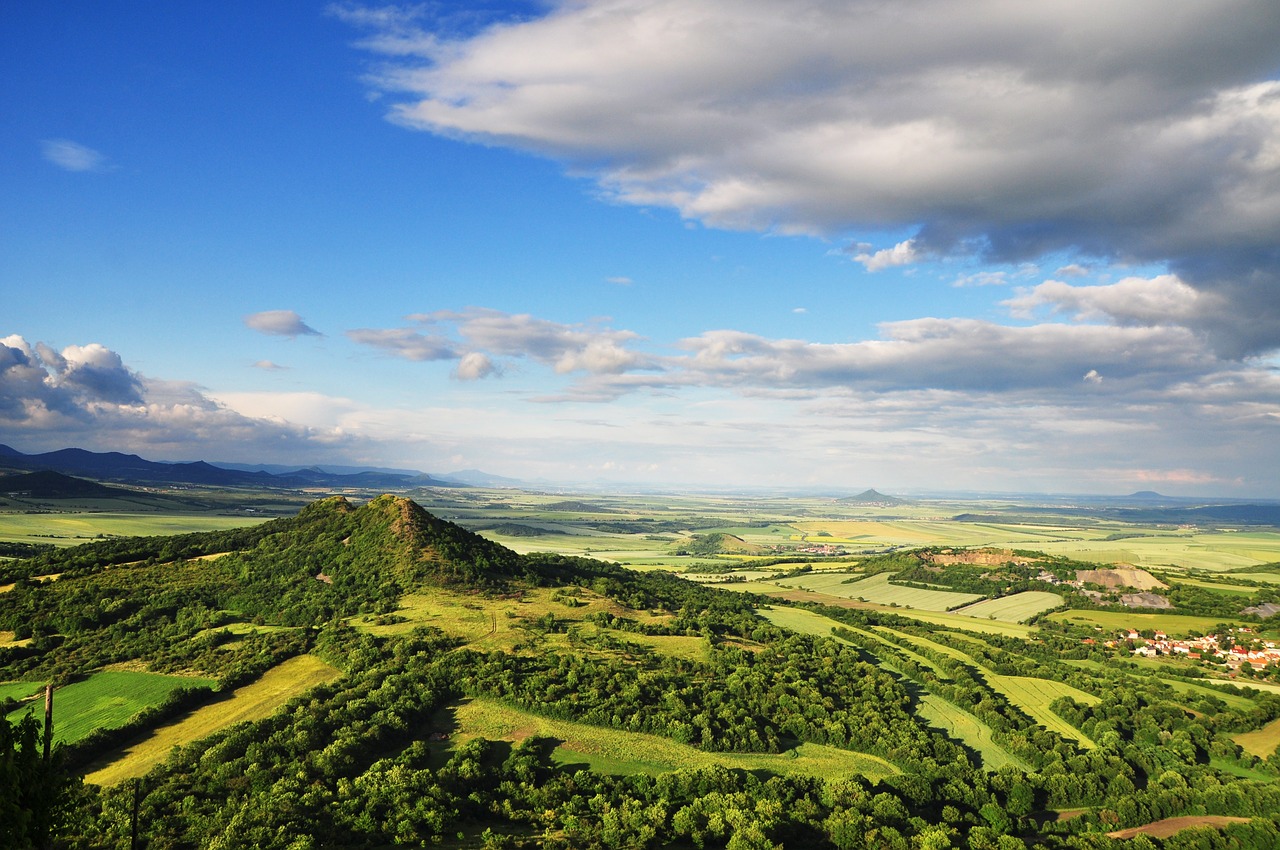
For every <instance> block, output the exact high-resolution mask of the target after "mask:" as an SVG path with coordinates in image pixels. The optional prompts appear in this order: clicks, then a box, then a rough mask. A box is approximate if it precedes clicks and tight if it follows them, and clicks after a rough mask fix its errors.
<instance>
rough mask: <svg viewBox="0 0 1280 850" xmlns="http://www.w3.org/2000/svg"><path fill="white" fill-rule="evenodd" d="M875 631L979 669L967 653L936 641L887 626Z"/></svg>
mask: <svg viewBox="0 0 1280 850" xmlns="http://www.w3.org/2000/svg"><path fill="white" fill-rule="evenodd" d="M876 631H878V632H884V633H885V634H888V635H893V636H894V637H897V638H900V639H902V640H905V641H908V642H910V643H913V644H915V645H916V646H918V647H921V648H923V649H929V650H932V651H933V652H937V653H940V654H942V655H946V656H949V657H951V658H954V659H956V660H957V661H961V662H963V663H965V664H972V665H974V666H975V667H980V665H979V664H978V663H977V662H976V661H974V660H973V656H971V655H969V653H967V652H963V651H962V650H959V649H956V648H955V647H953V646H947V645H946V644H944V643H938V642H936V641H932V640H929V639H928V638H923V637H920V636H919V635H913V634H909V633H907V632H900V631H898V630H897V629H891V628H889V627H888V626H876Z"/></svg>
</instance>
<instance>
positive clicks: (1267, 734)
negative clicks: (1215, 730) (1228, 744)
mask: <svg viewBox="0 0 1280 850" xmlns="http://www.w3.org/2000/svg"><path fill="white" fill-rule="evenodd" d="M1231 740H1233V741H1235V742H1236V743H1237V744H1239V745H1240V746H1241V747H1242V748H1243V749H1244V751H1245V752H1246V753H1252V754H1253V755H1255V756H1258V757H1259V758H1266V757H1267V756H1269V755H1271V754H1272V753H1274V752H1275V751H1276V747H1280V719H1276V720H1272V721H1271V722H1270V723H1268V724H1267V725H1266V726H1263V727H1262V728H1261V729H1257V730H1255V731H1253V732H1242V733H1240V734H1239V735H1235V736H1233V737H1232V739H1231Z"/></svg>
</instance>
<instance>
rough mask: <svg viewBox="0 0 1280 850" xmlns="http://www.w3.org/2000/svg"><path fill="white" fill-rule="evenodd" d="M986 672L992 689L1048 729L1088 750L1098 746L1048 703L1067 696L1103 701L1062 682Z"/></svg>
mask: <svg viewBox="0 0 1280 850" xmlns="http://www.w3.org/2000/svg"><path fill="white" fill-rule="evenodd" d="M983 675H984V676H985V677H986V680H987V684H989V685H990V686H991V687H992V689H994V690H996V691H999V692H1000V693H1002V694H1004V696H1005V698H1006V699H1008V700H1009V702H1011V703H1013V704H1014V705H1016V706H1017V707H1018V708H1020V709H1022V710H1023V711H1025V712H1026V713H1027V714H1028V715H1029V716H1030V717H1031V718H1032V719H1033V720H1035V721H1036V722H1037V723H1039V724H1040V725H1041V726H1043V727H1045V728H1046V729H1048V730H1049V731H1051V732H1057V733H1058V734H1059V735H1061V736H1062V737H1064V738H1068V739H1072V740H1076V741H1079V742H1080V744H1081V745H1082V746H1084V747H1086V748H1088V749H1092V748H1093V747H1095V746H1097V745H1096V744H1094V742H1093V741H1092V740H1091V739H1090V738H1089V737H1088V736H1086V735H1085V734H1084V733H1083V732H1081V731H1080V730H1079V729H1077V728H1076V727H1074V726H1072V725H1071V724H1070V723H1068V722H1067V721H1065V720H1063V719H1062V718H1061V717H1059V716H1058V715H1056V714H1054V713H1053V711H1052V710H1050V708H1049V703H1051V702H1053V701H1054V700H1055V699H1057V698H1058V697H1064V696H1065V697H1071V698H1072V699H1074V700H1075V701H1076V702H1082V703H1087V704H1089V705H1096V704H1097V703H1099V702H1101V701H1102V700H1100V699H1098V698H1097V697H1095V696H1093V695H1092V694H1087V693H1085V692H1084V691H1081V690H1078V689H1077V688H1073V687H1071V686H1070V685H1068V684H1065V683H1063V682H1052V681H1050V680H1048V679H1038V678H1035V677H1032V676H1002V675H1001V674H999V673H992V672H990V671H984V673H983Z"/></svg>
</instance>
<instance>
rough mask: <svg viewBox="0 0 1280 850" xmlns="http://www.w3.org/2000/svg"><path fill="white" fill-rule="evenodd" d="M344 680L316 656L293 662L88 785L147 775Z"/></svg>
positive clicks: (113, 763)
mask: <svg viewBox="0 0 1280 850" xmlns="http://www.w3.org/2000/svg"><path fill="white" fill-rule="evenodd" d="M341 675H342V673H341V671H339V670H338V669H337V668H336V667H333V666H331V665H329V664H326V663H325V662H324V661H321V660H320V659H319V658H316V657H315V656H313V655H299V656H295V657H293V658H290V659H288V660H287V661H284V662H282V663H280V664H277V665H276V666H275V667H272V668H271V669H270V670H268V671H267V672H266V673H264V674H263V675H262V676H261V678H259V679H258V680H257V681H255V682H251V683H250V684H248V685H244V686H243V687H240V688H237V689H236V690H234V691H233V692H232V693H231V694H230V696H228V697H226V698H224V699H221V700H218V701H217V702H214V703H212V704H210V705H206V706H204V707H202V708H198V709H196V710H195V711H193V712H191V713H190V714H188V715H187V716H186V717H183V718H182V719H180V720H177V721H174V722H172V723H167V724H165V725H164V726H161V727H159V728H158V729H155V730H153V731H151V732H148V733H146V734H145V735H143V736H141V737H140V738H138V739H137V740H135V741H134V742H133V743H131V744H129V745H128V746H126V747H125V748H124V749H123V750H121V751H120V752H118V753H116V754H115V755H113V757H112V758H110V759H109V760H107V761H105V762H103V763H101V764H99V765H96V766H95V767H94V769H93V770H91V771H90V772H89V773H88V774H87V775H86V776H85V780H86V781H88V782H93V783H95V784H98V785H115V784H116V783H118V782H123V781H125V780H126V779H133V778H135V777H138V776H143V775H145V774H146V773H147V772H148V771H149V770H151V768H153V767H155V766H156V765H158V764H160V763H161V762H162V761H164V760H165V758H167V757H168V755H169V751H170V750H172V749H173V748H174V747H176V746H182V745H185V744H189V743H191V742H193V741H198V740H200V739H201V738H204V737H207V736H209V735H212V734H213V733H214V732H218V731H220V730H222V729H225V728H227V727H228V726H231V725H233V724H236V723H241V722H244V721H246V720H260V719H262V718H264V717H269V716H270V715H272V714H273V713H275V711H276V710H277V709H278V708H280V707H281V706H283V705H284V704H285V703H286V702H288V701H289V700H291V699H293V698H294V697H296V696H298V695H300V694H302V693H305V692H306V691H308V690H310V689H311V688H313V687H315V686H316V685H319V684H323V683H325V682H331V681H333V680H334V679H337V678H338V677H339V676H341ZM55 704H56V701H55Z"/></svg>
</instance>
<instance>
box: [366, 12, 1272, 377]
mask: <svg viewBox="0 0 1280 850" xmlns="http://www.w3.org/2000/svg"><path fill="white" fill-rule="evenodd" d="M348 9H349V11H350V14H348V15H347V19H348V20H350V21H351V22H352V23H353V24H355V25H358V26H361V27H365V28H367V31H368V32H369V33H370V37H369V39H368V40H366V41H365V42H364V46H365V47H366V48H367V49H369V50H371V51H374V52H376V53H378V54H380V55H381V56H382V57H384V59H385V62H384V65H383V66H382V67H381V68H380V69H379V70H378V71H377V72H376V73H375V74H374V75H373V76H372V84H373V85H374V86H375V87H376V88H377V89H378V91H379V92H380V93H382V94H385V95H387V96H389V99H391V100H393V101H394V103H393V105H392V107H391V118H392V119H393V120H395V121H397V122H399V123H401V124H403V125H405V126H407V127H413V128H418V129H423V130H427V131H431V132H435V133H440V134H445V135H449V136H453V137H461V138H466V139H474V140H477V141H480V142H483V143H486V144H493V145H501V146H507V147H513V148H519V149H522V150H526V151H532V152H535V153H538V154H542V155H546V156H549V157H553V158H555V159H557V160H559V161H562V162H565V163H567V164H568V165H569V166H570V167H572V168H573V169H575V170H576V171H577V172H579V173H586V174H590V175H594V177H595V179H596V180H597V181H598V183H599V185H600V186H601V187H602V189H603V191H604V192H605V194H606V195H608V196H611V197H612V198H614V199H616V200H619V201H622V202H628V203H634V204H642V205H661V206H667V207H671V208H674V209H676V210H678V211H679V212H680V213H681V214H682V215H683V216H685V217H686V218H688V219H690V220H696V221H700V222H702V223H704V224H706V225H709V226H714V227H726V228H739V229H757V230H772V231H775V232H781V233H809V234H821V235H824V236H832V237H840V236H843V235H844V234H857V233H863V232H892V231H894V230H900V229H902V228H904V227H906V228H914V229H915V234H914V236H912V237H911V238H910V239H909V240H906V241H905V242H902V243H899V244H898V245H897V246H895V247H893V248H884V249H881V250H876V251H870V250H868V251H865V252H863V253H862V254H861V255H860V256H859V257H857V259H858V260H859V262H863V263H864V265H866V266H867V268H868V269H871V270H874V269H882V268H888V267H890V266H891V265H894V264H902V263H906V262H910V258H911V256H912V255H915V254H927V255H929V256H942V255H954V254H957V253H975V252H976V253H978V254H980V255H982V256H985V257H987V258H993V259H999V260H1004V261H1011V262H1018V261H1023V260H1035V259H1038V258H1041V257H1045V256H1049V255H1054V254H1060V253H1063V252H1065V253H1075V254H1077V255H1079V256H1080V257H1081V258H1097V259H1102V260H1112V259H1121V260H1124V261H1140V262H1148V263H1162V264H1165V265H1167V266H1168V267H1169V268H1170V269H1171V270H1172V271H1173V272H1174V273H1176V274H1178V275H1179V277H1180V278H1181V280H1182V281H1183V282H1184V283H1185V284H1186V285H1188V286H1190V287H1192V288H1194V289H1196V290H1197V291H1199V292H1201V293H1213V294H1215V295H1217V296H1218V297H1219V298H1220V299H1221V309H1220V310H1219V312H1218V316H1217V318H1216V319H1215V320H1214V321H1212V322H1206V323H1205V325H1204V330H1205V331H1206V332H1207V333H1209V335H1210V338H1211V339H1212V340H1213V342H1214V344H1215V345H1216V346H1217V347H1218V350H1219V351H1220V352H1222V353H1223V354H1225V355H1227V356H1232V357H1242V356H1248V355H1250V354H1256V353H1259V352H1264V351H1268V350H1272V349H1274V348H1276V347H1278V346H1280V298H1277V297H1276V293H1277V291H1280V272H1277V271H1276V269H1278V268H1280V246H1278V245H1277V243H1276V240H1275V236H1274V235H1275V233H1277V232H1280V81H1277V80H1276V79H1275V77H1276V68H1277V52H1276V47H1275V45H1277V44H1280V7H1277V6H1276V5H1275V4H1269V3H1247V4H1241V3H1238V2H1234V0H1203V2H1195V3H1176V4H1172V5H1170V4H1169V3H1167V2H1164V0H1123V2H1115V3H1108V4H1101V5H1099V4H1079V3H1073V2H1068V0H1047V2H1039V3H1027V4H1009V3H1007V2H1005V0H975V2H971V3H965V4H957V3H953V2H948V0H918V2H913V3H911V4H909V5H906V6H904V5H902V4H896V3H882V2H878V0H854V2H843V0H842V2H835V0H802V2H798V3H789V4H778V3H775V2H771V0H732V2H730V0H705V2H700V3H698V4H696V5H693V6H691V5H690V4H688V3H685V2H680V0H583V1H582V2H577V1H576V0H575V2H568V1H567V0H563V1H562V2H555V3H552V4H550V5H549V6H548V7H547V9H546V11H545V13H544V14H542V15H540V16H536V17H529V18H527V19H518V20H509V21H503V22H495V23H493V24H491V25H488V26H481V27H478V28H470V29H465V30H463V31H457V30H451V29H450V28H449V27H447V26H443V25H440V24H439V23H438V22H436V21H433V20H431V19H429V18H427V17H425V16H424V17H421V18H418V19H416V20H415V19H414V18H413V17H412V15H409V14H407V13H405V12H404V10H399V11H397V12H396V13H395V14H394V15H391V16H390V17H387V18H385V19H384V18H382V17H380V16H379V13H372V12H364V13H357V12H355V11H351V10H350V7H348ZM380 14H383V15H385V14H386V13H380ZM424 14H425V13H424ZM1188 56H1194V57H1196V61H1187V57H1188ZM906 246H910V247H906ZM1070 265H1071V264H1070V263H1069V264H1068V267H1070ZM1061 276H1062V277H1066V276H1067V273H1066V272H1064V273H1063V275H1061Z"/></svg>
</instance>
